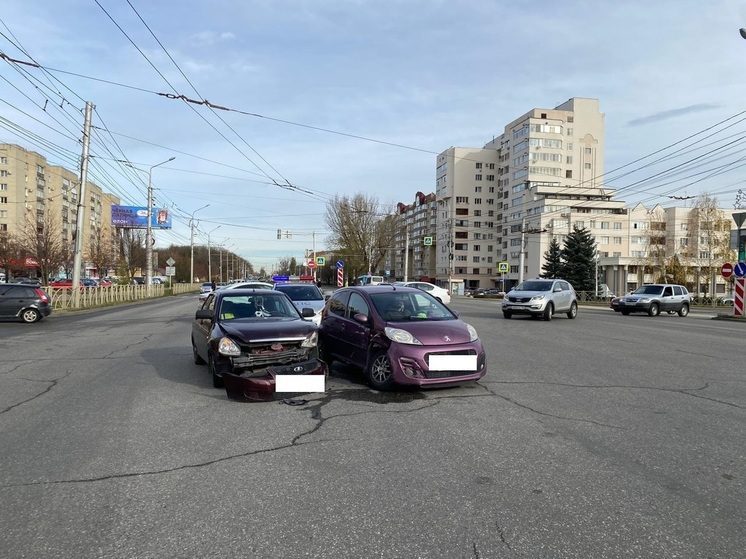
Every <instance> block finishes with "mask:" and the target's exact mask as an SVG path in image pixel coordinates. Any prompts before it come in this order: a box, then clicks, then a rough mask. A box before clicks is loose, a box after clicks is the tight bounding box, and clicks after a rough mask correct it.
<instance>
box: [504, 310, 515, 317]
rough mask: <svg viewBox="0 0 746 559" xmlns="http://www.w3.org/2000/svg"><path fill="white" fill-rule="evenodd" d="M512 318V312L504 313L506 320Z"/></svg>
mask: <svg viewBox="0 0 746 559" xmlns="http://www.w3.org/2000/svg"><path fill="white" fill-rule="evenodd" d="M511 316H513V313H512V312H510V311H503V317H504V318H510V317H511Z"/></svg>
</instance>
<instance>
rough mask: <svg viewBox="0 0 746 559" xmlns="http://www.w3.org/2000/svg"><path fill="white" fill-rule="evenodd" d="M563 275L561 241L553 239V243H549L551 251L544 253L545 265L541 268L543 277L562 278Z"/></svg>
mask: <svg viewBox="0 0 746 559" xmlns="http://www.w3.org/2000/svg"><path fill="white" fill-rule="evenodd" d="M563 275H564V265H563V263H562V248H561V247H560V244H559V241H558V240H557V239H555V238H552V241H551V242H550V243H549V249H548V250H547V251H546V252H545V253H544V265H543V266H542V267H541V277H543V278H550V279H551V278H561V277H562V276H563Z"/></svg>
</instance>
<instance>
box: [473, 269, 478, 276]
mask: <svg viewBox="0 0 746 559" xmlns="http://www.w3.org/2000/svg"><path fill="white" fill-rule="evenodd" d="M471 273H472V274H474V275H475V276H478V275H479V268H472V269H471Z"/></svg>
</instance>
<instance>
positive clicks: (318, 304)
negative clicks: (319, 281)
mask: <svg viewBox="0 0 746 559" xmlns="http://www.w3.org/2000/svg"><path fill="white" fill-rule="evenodd" d="M293 305H295V308H296V309H298V310H300V309H303V308H309V309H313V312H315V313H318V312H319V311H321V309H323V308H324V306H325V305H326V301H324V300H323V299H319V300H317V301H293Z"/></svg>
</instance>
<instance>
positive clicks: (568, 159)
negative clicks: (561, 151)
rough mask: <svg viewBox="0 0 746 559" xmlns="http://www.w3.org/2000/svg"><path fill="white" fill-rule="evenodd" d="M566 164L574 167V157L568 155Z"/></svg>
mask: <svg viewBox="0 0 746 559" xmlns="http://www.w3.org/2000/svg"><path fill="white" fill-rule="evenodd" d="M565 163H567V164H568V165H572V155H568V156H567V157H566V159H565Z"/></svg>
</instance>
